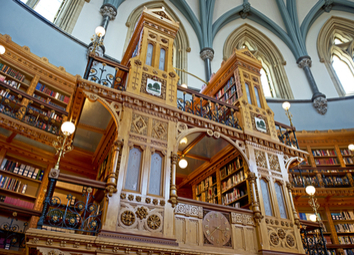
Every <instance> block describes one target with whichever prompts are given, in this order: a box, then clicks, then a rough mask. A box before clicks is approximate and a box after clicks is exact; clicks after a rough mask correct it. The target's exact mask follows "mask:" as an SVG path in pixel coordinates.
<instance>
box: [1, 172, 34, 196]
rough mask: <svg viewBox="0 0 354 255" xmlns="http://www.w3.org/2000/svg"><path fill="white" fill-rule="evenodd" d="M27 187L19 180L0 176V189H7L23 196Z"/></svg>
mask: <svg viewBox="0 0 354 255" xmlns="http://www.w3.org/2000/svg"><path fill="white" fill-rule="evenodd" d="M27 186H28V185H27V184H25V183H22V182H21V181H20V180H19V179H15V178H11V177H7V176H3V175H1V174H0V188H2V189H7V190H11V191H14V192H20V193H22V194H25V193H26V190H27Z"/></svg>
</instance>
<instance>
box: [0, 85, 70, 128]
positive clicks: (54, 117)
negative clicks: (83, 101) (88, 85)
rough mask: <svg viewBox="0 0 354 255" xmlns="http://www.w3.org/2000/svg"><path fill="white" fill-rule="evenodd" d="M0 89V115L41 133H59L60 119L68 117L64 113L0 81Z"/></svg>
mask: <svg viewBox="0 0 354 255" xmlns="http://www.w3.org/2000/svg"><path fill="white" fill-rule="evenodd" d="M0 88H2V89H3V92H4V93H2V95H0V113H3V114H5V115H7V116H9V117H11V118H14V119H16V120H19V121H21V122H24V123H26V124H29V125H31V126H33V127H36V128H38V129H41V130H43V131H47V132H49V133H52V134H56V135H57V134H58V133H59V129H60V126H61V123H62V119H63V118H62V117H63V116H66V115H68V113H67V112H66V111H63V110H61V109H57V108H56V107H54V106H52V105H50V104H48V103H46V102H42V101H40V100H39V99H37V98H35V97H33V96H30V95H28V94H27V93H25V92H23V91H21V90H19V89H16V88H13V87H11V86H10V85H8V84H6V83H4V82H1V81H0ZM23 99H27V102H28V103H27V104H25V103H23V102H24V100H23Z"/></svg>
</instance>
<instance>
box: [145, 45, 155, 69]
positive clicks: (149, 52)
mask: <svg viewBox="0 0 354 255" xmlns="http://www.w3.org/2000/svg"><path fill="white" fill-rule="evenodd" d="M153 52H154V45H152V43H149V44H148V48H147V52H146V61H145V64H146V65H149V66H151V64H152V54H153Z"/></svg>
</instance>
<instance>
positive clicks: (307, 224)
mask: <svg viewBox="0 0 354 255" xmlns="http://www.w3.org/2000/svg"><path fill="white" fill-rule="evenodd" d="M300 223H301V231H300V232H301V240H302V245H303V246H304V250H305V252H306V254H308V255H327V254H328V252H327V247H326V241H325V238H324V237H323V232H322V227H321V224H322V223H317V222H311V221H305V220H300Z"/></svg>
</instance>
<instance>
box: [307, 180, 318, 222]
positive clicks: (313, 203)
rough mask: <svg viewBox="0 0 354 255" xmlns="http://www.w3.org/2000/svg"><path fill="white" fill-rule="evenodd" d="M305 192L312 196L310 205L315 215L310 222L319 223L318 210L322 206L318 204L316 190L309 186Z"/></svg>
mask: <svg viewBox="0 0 354 255" xmlns="http://www.w3.org/2000/svg"><path fill="white" fill-rule="evenodd" d="M305 190H306V193H307V195H309V196H310V198H309V205H310V206H311V207H312V210H313V211H314V213H315V214H314V215H311V216H310V220H311V221H314V222H316V221H317V222H319V218H318V213H317V209H318V208H319V207H320V205H319V204H318V203H317V199H316V198H315V193H316V188H315V187H314V186H312V185H309V186H307V187H306V189H305Z"/></svg>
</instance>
